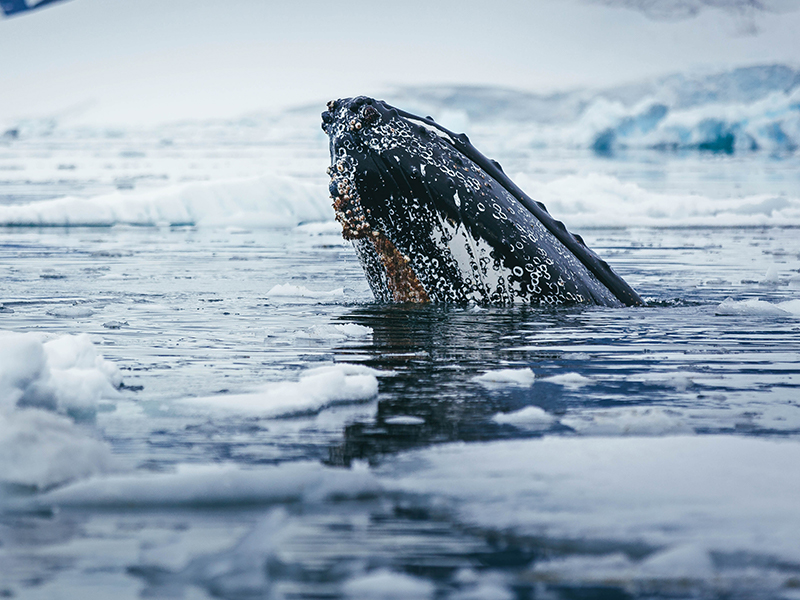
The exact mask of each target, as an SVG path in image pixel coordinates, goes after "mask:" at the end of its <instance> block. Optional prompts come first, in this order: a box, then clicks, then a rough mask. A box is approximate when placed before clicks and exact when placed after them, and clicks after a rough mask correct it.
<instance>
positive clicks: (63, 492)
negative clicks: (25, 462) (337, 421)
mask: <svg viewBox="0 0 800 600" xmlns="http://www.w3.org/2000/svg"><path fill="white" fill-rule="evenodd" d="M380 489H381V488H380V485H379V484H378V482H377V480H376V478H375V477H374V476H373V475H372V473H371V472H370V471H369V470H368V469H366V468H353V469H339V468H332V467H326V466H323V465H321V464H320V463H318V462H312V461H302V462H289V463H282V464H280V465H271V466H267V467H257V468H245V467H242V466H239V465H234V464H222V465H219V464H213V465H179V466H178V467H177V468H176V470H175V471H174V472H169V473H152V472H137V473H129V474H121V475H106V476H97V477H92V478H90V479H85V480H83V481H78V482H75V483H72V484H70V485H67V486H64V487H62V488H59V489H56V490H53V491H51V492H48V493H46V494H44V495H42V496H39V497H38V498H37V499H36V500H35V502H36V503H37V504H39V505H42V506H84V507H89V506H91V507H103V506H107V507H113V506H118V507H119V506H130V507H133V506H141V507H146V506H223V505H241V504H272V503H281V502H294V501H304V502H322V501H324V500H328V499H332V498H359V497H364V496H371V495H374V494H376V493H378V492H379V491H380Z"/></svg>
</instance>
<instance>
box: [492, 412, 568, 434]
mask: <svg viewBox="0 0 800 600" xmlns="http://www.w3.org/2000/svg"><path fill="white" fill-rule="evenodd" d="M492 421H494V422H495V423H499V424H500V425H513V426H514V427H519V428H522V429H531V430H538V429H549V428H550V426H551V425H552V424H553V423H554V422H555V421H556V418H555V417H554V416H553V415H551V414H549V413H547V412H545V411H544V410H542V409H541V408H539V407H538V406H527V407H525V408H523V409H521V410H515V411H514V412H510V413H497V414H496V415H495V416H493V417H492Z"/></svg>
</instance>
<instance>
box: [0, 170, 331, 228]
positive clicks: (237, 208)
mask: <svg viewBox="0 0 800 600" xmlns="http://www.w3.org/2000/svg"><path fill="white" fill-rule="evenodd" d="M332 219H333V210H332V208H331V207H330V202H329V200H328V194H327V191H326V189H325V187H324V186H318V185H315V184H312V183H308V182H307V181H304V180H302V179H299V178H291V177H284V176H279V175H263V176H260V177H251V178H247V179H230V180H219V181H210V182H193V183H186V184H181V185H176V186H167V187H162V188H157V189H154V190H149V191H118V192H114V193H111V194H104V195H100V196H94V197H89V198H79V197H74V196H67V197H62V198H55V199H51V200H40V201H35V202H30V203H27V204H12V205H4V206H0V225H6V226H8V225H15V226H62V227H70V226H85V225H92V226H97V225H115V224H130V225H186V224H192V225H197V226H200V227H221V228H224V227H244V228H247V229H252V228H254V227H293V226H295V225H298V224H299V223H302V222H304V221H329V220H332Z"/></svg>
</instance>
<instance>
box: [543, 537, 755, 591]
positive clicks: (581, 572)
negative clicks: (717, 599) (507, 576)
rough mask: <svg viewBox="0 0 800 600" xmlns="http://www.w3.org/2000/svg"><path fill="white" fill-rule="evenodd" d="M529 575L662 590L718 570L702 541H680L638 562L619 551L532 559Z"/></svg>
mask: <svg viewBox="0 0 800 600" xmlns="http://www.w3.org/2000/svg"><path fill="white" fill-rule="evenodd" d="M531 575H532V578H533V579H534V580H541V581H548V582H553V581H562V582H569V583H570V584H572V585H582V586H596V585H604V584H605V585H607V583H608V582H609V581H614V582H617V583H618V584H622V585H623V586H624V585H626V584H627V585H630V584H637V583H638V584H643V585H646V586H647V587H648V588H649V589H651V590H654V591H655V590H663V591H666V590H668V589H673V590H674V589H676V588H678V589H684V590H688V588H689V586H690V584H692V583H694V584H701V582H702V583H705V582H707V581H709V580H711V579H712V578H714V577H719V575H720V574H719V572H718V570H717V569H716V568H715V567H714V564H713V561H712V560H711V557H710V556H709V552H708V550H707V549H705V548H703V547H702V545H698V544H681V545H678V546H676V547H675V548H670V549H668V550H665V551H663V552H656V553H654V554H652V555H650V556H648V557H647V558H645V559H644V560H641V561H638V562H637V561H633V560H631V559H630V558H628V557H627V556H625V555H624V554H622V553H612V554H605V555H601V556H571V557H567V558H556V559H553V560H548V561H542V562H538V563H536V564H535V565H534V567H533V569H532V572H531ZM752 575H753V573H750V576H751V577H752ZM734 577H735V575H734ZM701 585H702V584H701Z"/></svg>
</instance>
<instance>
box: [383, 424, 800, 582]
mask: <svg viewBox="0 0 800 600" xmlns="http://www.w3.org/2000/svg"><path fill="white" fill-rule="evenodd" d="M799 463H800V442H798V441H796V440H788V439H778V440H776V439H764V438H754V437H738V436H732V435H702V436H700V435H693V436H655V437H560V436H559V437H556V436H552V437H545V438H541V439H527V440H513V441H510V440H506V441H497V442H490V443H473V444H449V445H446V446H436V447H432V448H428V449H425V450H420V451H414V452H409V453H407V454H405V455H402V456H397V457H395V458H394V459H393V460H392V461H390V462H389V463H387V464H386V465H384V466H382V467H380V468H379V469H378V470H377V474H378V475H379V476H380V478H381V481H382V482H383V483H384V486H386V487H387V488H388V489H390V490H391V489H394V490H404V491H407V492H411V493H415V494H426V495H430V496H432V497H435V498H437V502H441V503H446V505H447V506H450V507H451V509H452V511H453V514H454V515H455V518H457V519H458V520H459V521H460V522H462V523H465V524H468V525H470V526H477V527H480V528H491V529H494V530H509V531H513V533H514V535H516V536H526V535H534V536H536V537H537V539H538V540H540V542H538V543H546V541H547V540H553V541H554V543H559V544H561V543H563V540H565V539H568V540H574V544H575V547H576V551H579V550H577V549H578V548H580V546H581V545H582V544H586V547H587V548H590V549H591V551H592V552H593V553H596V552H598V551H602V549H603V548H604V547H606V548H607V549H608V553H611V552H617V551H619V549H620V547H623V548H624V547H625V546H626V545H630V546H631V547H633V548H639V549H641V548H642V546H644V547H645V548H647V547H649V548H651V549H652V550H653V551H655V550H660V551H661V552H668V551H671V550H675V551H676V555H672V558H670V555H666V554H665V555H663V557H662V559H663V561H664V563H662V564H666V563H667V562H669V561H671V560H674V561H675V562H676V563H677V562H680V561H679V558H680V556H678V554H680V551H678V549H679V548H680V547H681V546H687V545H689V546H691V545H694V546H697V547H698V548H699V550H698V552H700V553H701V554H702V552H708V553H720V552H721V553H737V552H739V553H747V554H751V555H754V556H757V555H759V554H760V555H762V556H769V557H772V558H770V560H771V561H772V562H773V563H774V564H779V563H782V564H789V563H791V564H796V563H797V562H798V561H800V547H799V546H798V545H797V539H798V537H800V503H798V502H797V498H798V497H799V496H800V478H797V477H787V473H793V472H795V470H796V465H797V464H799ZM464 465H469V469H465V468H464ZM687 547H688V546H687ZM687 552H688V550H687ZM692 552H695V550H692ZM684 558H685V556H684ZM655 559H656V556H653V560H654V563H655V564H653V565H651V567H652V568H653V569H654V570H655V569H656V568H657V567H658V562H656V561H655ZM681 560H683V559H681ZM687 560H688V559H687ZM762 564H763V561H762ZM757 565H758V563H756V562H754V563H753V564H752V565H751V566H752V567H753V568H756V567H757ZM621 568H625V565H624V564H623V565H622V567H621Z"/></svg>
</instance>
